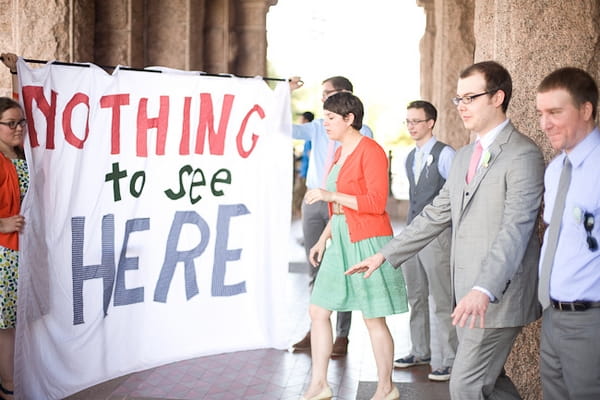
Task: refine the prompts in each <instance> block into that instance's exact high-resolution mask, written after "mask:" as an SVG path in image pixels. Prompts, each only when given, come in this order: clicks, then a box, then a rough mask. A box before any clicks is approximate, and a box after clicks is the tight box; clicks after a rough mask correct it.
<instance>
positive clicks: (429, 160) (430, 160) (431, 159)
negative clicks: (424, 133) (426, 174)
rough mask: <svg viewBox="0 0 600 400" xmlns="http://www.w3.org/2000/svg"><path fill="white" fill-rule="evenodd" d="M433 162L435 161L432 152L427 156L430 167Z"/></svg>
mask: <svg viewBox="0 0 600 400" xmlns="http://www.w3.org/2000/svg"><path fill="white" fill-rule="evenodd" d="M432 162H433V156H432V155H431V154H430V155H429V156H427V166H428V167H429V166H430V165H431V163H432Z"/></svg>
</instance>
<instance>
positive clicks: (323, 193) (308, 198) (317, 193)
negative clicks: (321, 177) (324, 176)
mask: <svg viewBox="0 0 600 400" xmlns="http://www.w3.org/2000/svg"><path fill="white" fill-rule="evenodd" d="M304 201H305V202H306V204H314V203H316V202H317V201H326V202H328V203H329V202H332V201H333V192H329V191H327V190H323V189H310V190H308V191H307V192H306V194H305V195H304Z"/></svg>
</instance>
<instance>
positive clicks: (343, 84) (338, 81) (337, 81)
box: [321, 76, 354, 92]
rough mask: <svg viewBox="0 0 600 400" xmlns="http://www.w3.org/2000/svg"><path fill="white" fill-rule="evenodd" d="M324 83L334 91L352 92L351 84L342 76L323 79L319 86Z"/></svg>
mask: <svg viewBox="0 0 600 400" xmlns="http://www.w3.org/2000/svg"><path fill="white" fill-rule="evenodd" d="M326 82H329V83H331V86H333V88H334V89H335V90H346V91H348V92H353V91H354V87H353V86H352V82H350V80H349V79H348V78H345V77H343V76H332V77H331V78H327V79H325V80H324V81H323V82H322V83H321V84H322V85H323V84H325V83H326Z"/></svg>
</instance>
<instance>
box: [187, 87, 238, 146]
mask: <svg viewBox="0 0 600 400" xmlns="http://www.w3.org/2000/svg"><path fill="white" fill-rule="evenodd" d="M233 98H234V96H233V95H232V94H226V95H225V96H223V106H222V107H221V120H220V121H219V130H218V132H217V133H215V124H214V115H213V105H212V98H211V96H210V93H201V94H200V121H199V123H198V132H197V133H196V154H204V142H205V140H206V131H208V146H209V147H210V154H216V155H220V156H222V155H223V153H224V152H225V136H226V134H227V124H228V123H229V115H230V114H231V107H232V104H233Z"/></svg>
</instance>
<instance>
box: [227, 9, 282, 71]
mask: <svg viewBox="0 0 600 400" xmlns="http://www.w3.org/2000/svg"><path fill="white" fill-rule="evenodd" d="M275 4H277V0H238V1H237V9H236V33H237V38H238V43H239V45H238V47H237V50H238V51H237V59H236V63H235V73H236V74H238V75H246V76H254V75H261V76H264V75H265V74H266V71H267V30H266V24H267V11H268V10H269V7H270V6H271V5H275Z"/></svg>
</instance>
